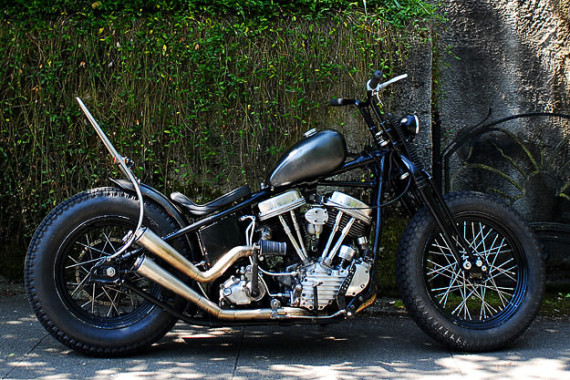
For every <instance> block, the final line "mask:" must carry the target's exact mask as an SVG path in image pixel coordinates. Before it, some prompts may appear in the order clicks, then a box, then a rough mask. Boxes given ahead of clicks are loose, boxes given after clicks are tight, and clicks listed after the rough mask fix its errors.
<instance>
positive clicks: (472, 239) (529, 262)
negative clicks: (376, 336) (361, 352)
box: [396, 193, 545, 351]
mask: <svg viewBox="0 0 570 380" xmlns="http://www.w3.org/2000/svg"><path fill="white" fill-rule="evenodd" d="M444 199H445V201H446V203H447V205H448V207H449V209H450V211H451V213H452V215H453V217H454V219H455V221H456V222H457V225H458V230H459V232H460V233H461V234H462V235H463V237H464V238H465V240H466V242H467V243H468V244H469V246H470V248H471V250H472V252H473V253H474V254H475V255H476V256H477V257H478V258H481V259H482V261H483V262H484V263H485V266H487V268H485V269H486V271H485V272H483V274H482V276H471V275H469V273H467V272H466V271H464V270H463V269H462V266H461V265H460V264H459V263H457V261H456V260H455V258H454V256H453V255H452V254H451V250H450V248H449V244H448V242H446V241H445V240H444V238H443V236H442V234H441V231H440V230H439V228H438V227H437V225H436V222H435V220H434V218H433V217H432V215H431V213H430V212H429V211H428V210H427V209H422V210H420V211H419V212H418V213H417V214H416V215H415V216H414V217H413V218H412V220H411V221H410V224H409V225H408V227H407V229H406V231H405V233H404V235H403V237H402V239H401V241H400V246H399V250H398V260H397V272H396V273H397V279H398V286H399V289H400V295H401V297H402V300H403V302H404V305H405V306H406V309H407V310H408V312H409V314H410V316H411V317H412V318H413V319H414V320H415V322H416V323H417V324H418V325H419V326H420V327H421V328H422V329H423V330H424V331H425V332H426V333H427V334H428V335H430V336H431V337H432V338H434V339H435V340H437V341H439V342H440V343H443V344H444V345H446V346H448V347H451V348H453V349H456V350H462V351H483V350H493V349H497V348H500V347H502V346H504V345H506V344H507V343H509V342H511V341H513V340H514V339H516V338H517V337H518V336H520V335H521V334H522V333H523V332H524V331H525V330H526V329H527V327H528V326H529V325H530V323H531V322H532V321H533V320H534V318H535V317H536V314H537V313H538V310H539V308H540V305H541V302H542V296H543V293H544V281H545V269H544V262H543V259H542V257H541V253H540V248H539V245H538V241H537V239H536V238H535V236H534V234H533V232H532V230H531V229H530V228H529V227H528V225H527V224H526V223H525V222H524V221H523V220H522V218H521V217H520V216H519V215H518V214H517V213H516V212H515V211H513V210H512V209H510V208H509V207H507V206H506V205H504V204H503V203H502V202H500V201H499V200H498V199H496V198H494V197H491V196H488V195H484V194H480V193H459V194H450V195H447V196H446V197H444Z"/></svg>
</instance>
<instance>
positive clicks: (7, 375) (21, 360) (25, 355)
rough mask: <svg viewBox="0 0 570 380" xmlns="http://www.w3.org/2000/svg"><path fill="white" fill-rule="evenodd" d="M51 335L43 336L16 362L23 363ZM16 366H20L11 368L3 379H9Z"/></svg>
mask: <svg viewBox="0 0 570 380" xmlns="http://www.w3.org/2000/svg"><path fill="white" fill-rule="evenodd" d="M48 336H49V334H45V335H44V336H43V337H41V338H40V339H39V340H38V341H37V343H36V344H34V345H33V346H32V348H30V349H29V350H28V352H26V353H25V354H24V355H22V356H21V357H20V359H19V360H16V361H15V363H21V362H23V361H24V360H25V359H26V358H27V357H28V356H30V354H31V353H32V352H33V351H34V350H35V349H36V348H37V347H38V346H39V345H40V344H42V342H43V341H44V340H45V339H46V338H47V337H48ZM16 368H18V366H13V367H12V368H10V370H9V371H8V372H7V373H6V374H5V375H3V376H2V380H4V379H9V378H10V374H12V372H14V371H15V370H16Z"/></svg>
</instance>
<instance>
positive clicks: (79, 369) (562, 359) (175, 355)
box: [0, 294, 570, 380]
mask: <svg viewBox="0 0 570 380" xmlns="http://www.w3.org/2000/svg"><path fill="white" fill-rule="evenodd" d="M0 337H1V339H0V379H170V378H174V379H201V378H207V379H224V380H229V379H263V378H267V379H269V378H271V379H273V378H280V379H383V378H384V379H415V378H418V379H419V378H421V379H425V378H427V379H429V378H434V379H435V378H438V379H441V378H445V379H455V378H457V379H459V378H462V379H493V380H499V379H501V380H502V379H517V380H521V379H570V344H569V342H570V339H569V338H570V321H569V320H563V321H552V320H545V319H539V320H538V321H537V322H535V323H534V324H533V325H532V326H531V328H530V329H529V331H527V332H526V333H525V334H524V335H523V337H522V338H521V339H519V340H518V341H517V342H516V343H515V344H513V345H512V346H510V347H509V348H508V349H505V350H502V351H499V352H491V353H484V354H458V353H452V352H449V351H447V350H445V349H443V348H442V347H441V346H439V345H437V344H436V343H434V342H432V341H431V340H430V339H429V338H428V337H426V335H425V334H423V333H422V332H421V331H420V330H419V329H418V327H416V326H415V324H414V323H413V322H412V321H411V320H409V319H408V318H407V317H405V316H378V317H365V318H362V319H355V320H351V321H346V322H343V323H339V324H335V325H329V326H326V327H319V326H300V327H299V326H287V327H277V328H270V327H246V328H241V327H240V328H221V329H206V328H192V327H191V326H188V325H184V324H178V325H177V326H176V327H175V329H174V330H173V331H172V332H171V333H169V334H168V335H167V336H166V337H165V338H163V339H162V340H161V341H160V342H159V343H157V344H156V345H155V346H153V347H152V349H151V350H150V351H149V352H147V353H144V354H141V355H137V356H133V357H127V358H121V359H96V358H90V357H85V356H82V355H79V354H77V353H75V352H73V351H70V350H69V349H67V348H66V347H64V346H62V345H61V344H60V343H59V342H57V341H56V340H55V339H53V338H52V337H51V336H49V335H48V334H47V333H46V332H45V330H44V329H43V328H42V326H41V325H40V324H39V322H37V320H36V319H35V317H34V315H33V313H32V310H31V308H30V307H29V305H28V303H27V300H26V298H25V296H24V295H23V294H16V295H12V296H0Z"/></svg>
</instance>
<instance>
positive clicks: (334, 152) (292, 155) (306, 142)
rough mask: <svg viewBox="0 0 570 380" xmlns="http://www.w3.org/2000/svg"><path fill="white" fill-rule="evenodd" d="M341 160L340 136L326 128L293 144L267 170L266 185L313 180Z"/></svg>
mask: <svg viewBox="0 0 570 380" xmlns="http://www.w3.org/2000/svg"><path fill="white" fill-rule="evenodd" d="M345 159H346V142H345V141H344V136H343V135H341V134H340V133H339V132H337V131H333V130H332V129H326V130H324V131H321V132H318V133H314V134H312V135H310V136H309V137H306V138H304V139H303V140H301V141H299V142H298V143H296V144H295V145H293V146H292V147H291V148H290V149H289V150H288V151H287V152H286V153H285V155H284V156H283V157H282V158H281V160H280V161H279V163H278V164H277V167H276V168H275V169H274V170H273V171H272V172H271V175H270V176H269V184H270V185H271V186H274V187H280V186H286V185H289V184H292V183H297V182H301V181H308V180H311V179H316V178H318V177H321V176H323V175H326V174H328V173H331V172H332V171H334V170H335V169H337V168H339V167H340V166H341V165H342V164H343V163H344V160H345Z"/></svg>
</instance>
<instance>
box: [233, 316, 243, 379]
mask: <svg viewBox="0 0 570 380" xmlns="http://www.w3.org/2000/svg"><path fill="white" fill-rule="evenodd" d="M244 336H245V326H244V327H242V329H241V336H240V339H239V344H238V349H237V353H236V360H235V362H234V368H233V370H232V377H231V379H234V378H235V375H236V371H237V367H238V361H239V356H240V354H241V348H242V347H243V339H244Z"/></svg>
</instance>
